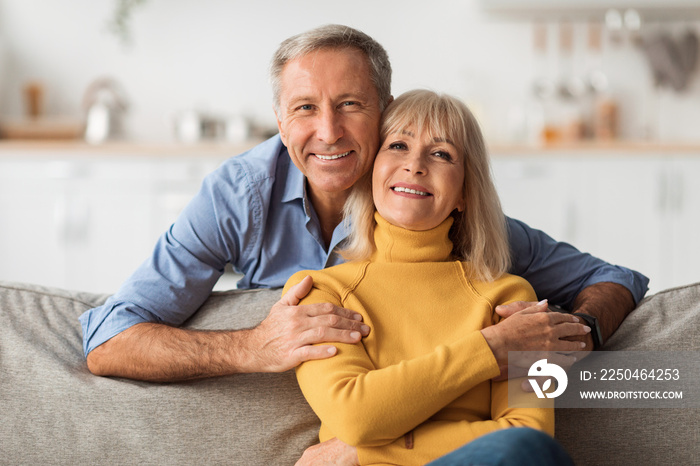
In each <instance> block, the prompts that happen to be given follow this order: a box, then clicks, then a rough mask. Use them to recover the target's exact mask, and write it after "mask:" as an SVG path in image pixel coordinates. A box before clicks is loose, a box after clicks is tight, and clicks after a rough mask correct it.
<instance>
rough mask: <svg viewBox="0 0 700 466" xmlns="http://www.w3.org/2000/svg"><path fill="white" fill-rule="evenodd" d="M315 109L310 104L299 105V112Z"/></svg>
mask: <svg viewBox="0 0 700 466" xmlns="http://www.w3.org/2000/svg"><path fill="white" fill-rule="evenodd" d="M312 108H313V107H312V106H311V105H310V104H305V105H299V106H298V107H297V110H311V109H312Z"/></svg>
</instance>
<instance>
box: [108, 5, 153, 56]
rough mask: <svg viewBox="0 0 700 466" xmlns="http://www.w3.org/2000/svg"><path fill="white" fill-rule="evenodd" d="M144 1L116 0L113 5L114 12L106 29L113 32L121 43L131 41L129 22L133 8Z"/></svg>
mask: <svg viewBox="0 0 700 466" xmlns="http://www.w3.org/2000/svg"><path fill="white" fill-rule="evenodd" d="M144 3H146V0H116V1H115V5H114V13H113V15H112V18H111V19H110V20H109V22H108V24H107V28H108V30H109V31H110V32H111V33H113V34H114V35H115V36H117V38H119V40H120V41H121V42H122V44H124V45H126V44H130V43H131V40H132V38H131V29H130V27H129V22H130V21H131V16H132V14H133V11H134V8H137V7H139V6H141V5H143V4H144Z"/></svg>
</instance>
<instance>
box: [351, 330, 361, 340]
mask: <svg viewBox="0 0 700 466" xmlns="http://www.w3.org/2000/svg"><path fill="white" fill-rule="evenodd" d="M350 337H352V338H353V339H355V340H359V339H360V338H362V335H360V332H350Z"/></svg>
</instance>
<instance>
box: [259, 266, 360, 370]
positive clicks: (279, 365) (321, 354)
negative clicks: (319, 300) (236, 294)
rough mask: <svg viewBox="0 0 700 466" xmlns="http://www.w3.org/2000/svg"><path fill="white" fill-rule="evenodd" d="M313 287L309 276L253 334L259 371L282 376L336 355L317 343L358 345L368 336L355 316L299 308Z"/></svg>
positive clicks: (334, 309)
mask: <svg viewBox="0 0 700 466" xmlns="http://www.w3.org/2000/svg"><path fill="white" fill-rule="evenodd" d="M312 286H313V279H312V278H311V277H310V276H307V277H306V278H304V279H303V280H302V281H301V282H299V283H298V284H296V285H295V286H293V287H292V288H290V289H289V291H287V293H285V295H284V296H282V299H280V300H279V301H278V302H277V303H276V304H275V305H274V306H273V307H272V309H271V310H270V314H269V315H268V316H267V317H266V318H265V320H263V321H262V322H261V323H260V325H258V326H257V327H256V328H254V329H253V330H252V331H251V335H250V339H251V341H250V345H249V348H250V349H251V350H254V351H257V352H259V354H258V358H259V359H260V370H261V371H263V372H282V371H286V370H289V369H291V368H294V367H296V366H298V365H299V364H301V363H302V362H304V361H309V360H312V359H324V358H328V357H331V356H333V355H335V353H336V351H337V349H336V348H335V346H332V345H318V346H313V345H315V344H316V343H326V342H338V343H357V342H359V341H360V340H361V339H362V337H363V336H367V335H368V334H369V327H368V326H367V325H365V324H363V323H362V316H361V315H360V314H358V313H356V312H353V311H351V310H348V309H344V308H341V307H338V306H334V305H332V304H328V303H325V304H307V305H302V306H299V305H298V304H299V302H300V301H301V300H302V298H304V296H306V295H307V294H308V293H309V291H311V288H312Z"/></svg>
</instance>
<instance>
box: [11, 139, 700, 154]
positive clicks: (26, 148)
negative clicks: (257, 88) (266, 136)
mask: <svg viewBox="0 0 700 466" xmlns="http://www.w3.org/2000/svg"><path fill="white" fill-rule="evenodd" d="M260 142H262V140H251V141H244V142H240V143H230V142H220V141H203V142H199V143H192V144H187V143H179V142H174V141H173V142H152V141H113V142H107V143H104V144H88V143H87V142H84V141H81V140H14V139H0V157H1V156H13V155H19V154H22V155H30V154H34V155H46V154H47V153H50V152H56V153H60V154H62V155H65V154H66V153H70V155H91V156H95V155H97V156H101V155H104V156H114V155H126V156H183V157H184V156H196V155H198V154H201V155H224V156H225V155H236V154H240V153H242V152H244V151H246V150H248V149H250V148H252V147H254V146H255V145H256V144H258V143H260ZM488 146H489V152H490V153H491V154H493V155H494V156H496V157H499V156H519V155H542V156H548V155H571V156H575V155H580V154H583V153H585V154H586V155H594V156H595V155H600V156H605V155H609V154H610V153H615V154H619V155H624V154H635V155H650V156H653V155H661V154H674V155H684V154H685V155H700V141H699V142H694V143H667V142H647V141H609V142H594V141H590V142H589V141H584V142H571V143H556V144H546V145H530V144H502V143H494V144H489V145H488Z"/></svg>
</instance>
